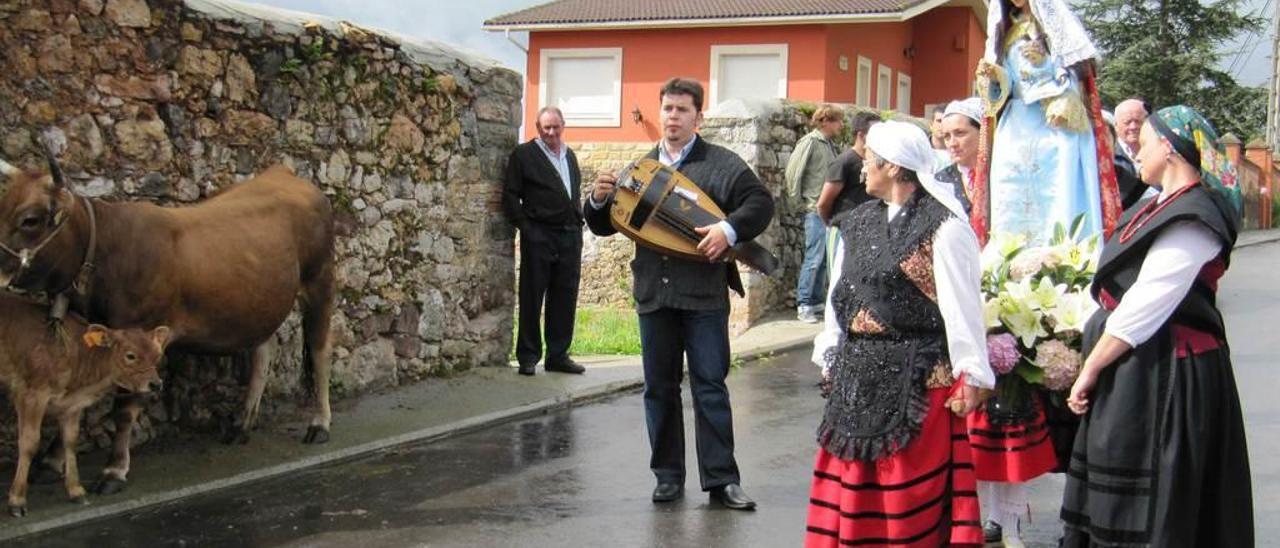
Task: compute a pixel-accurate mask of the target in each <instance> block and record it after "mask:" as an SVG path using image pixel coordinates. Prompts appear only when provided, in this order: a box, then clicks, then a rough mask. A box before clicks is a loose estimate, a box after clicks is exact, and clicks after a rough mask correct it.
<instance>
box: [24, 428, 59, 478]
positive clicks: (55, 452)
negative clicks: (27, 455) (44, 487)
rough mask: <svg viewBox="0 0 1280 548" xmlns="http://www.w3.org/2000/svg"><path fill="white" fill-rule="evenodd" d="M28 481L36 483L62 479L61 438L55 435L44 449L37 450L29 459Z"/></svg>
mask: <svg viewBox="0 0 1280 548" xmlns="http://www.w3.org/2000/svg"><path fill="white" fill-rule="evenodd" d="M27 479H28V481H30V482H31V483H36V484H53V483H58V482H60V481H62V438H61V437H57V436H55V437H54V438H53V439H52V440H50V442H49V445H48V446H47V447H45V448H44V451H37V454H36V458H35V460H33V461H31V472H30V473H29V474H28V475H27Z"/></svg>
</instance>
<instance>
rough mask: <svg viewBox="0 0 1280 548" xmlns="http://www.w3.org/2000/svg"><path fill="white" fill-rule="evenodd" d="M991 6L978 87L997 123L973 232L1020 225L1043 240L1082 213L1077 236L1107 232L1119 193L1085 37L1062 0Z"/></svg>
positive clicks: (1016, 0) (1011, 0)
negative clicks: (996, 117) (1082, 225)
mask: <svg viewBox="0 0 1280 548" xmlns="http://www.w3.org/2000/svg"><path fill="white" fill-rule="evenodd" d="M990 7H991V9H990V10H989V11H988V15H987V17H988V21H987V46H986V55H985V57H984V58H983V60H982V61H980V62H979V64H978V71H977V76H978V85H977V88H978V94H979V96H981V97H982V98H983V100H984V102H985V107H986V108H985V110H986V113H987V115H989V116H998V121H997V123H996V128H995V136H994V138H993V140H992V142H991V143H990V155H989V157H987V156H985V155H984V158H983V160H984V161H986V160H988V159H989V168H990V169H989V171H988V170H987V169H986V168H987V167H988V166H987V165H983V166H981V168H980V169H979V172H978V181H977V185H978V186H979V187H980V188H979V189H978V190H977V192H976V193H975V196H974V202H975V203H974V211H973V217H974V219H973V220H974V227H975V229H976V230H977V232H978V236H979V239H980V240H982V241H984V242H985V241H986V237H987V232H988V231H991V232H1008V233H1021V234H1025V235H1026V236H1027V237H1028V239H1029V242H1030V245H1033V246H1035V245H1045V244H1047V243H1048V241H1049V239H1050V238H1052V236H1053V234H1054V224H1055V223H1062V224H1064V225H1070V223H1071V222H1072V221H1073V220H1074V219H1075V218H1076V217H1078V216H1081V215H1083V217H1084V230H1083V232H1082V233H1083V234H1085V235H1092V234H1097V233H1099V232H1101V231H1103V230H1104V229H1107V230H1108V231H1109V229H1110V227H1111V226H1113V225H1114V222H1115V219H1116V218H1117V217H1118V216H1119V214H1120V199H1119V194H1118V193H1117V192H1116V188H1115V187H1116V179H1115V174H1114V173H1113V171H1112V153H1111V150H1110V144H1109V143H1108V142H1107V141H1106V139H1105V138H1102V136H1103V135H1104V134H1105V133H1104V132H1105V130H1104V129H1103V126H1102V120H1101V106H1100V103H1099V102H1098V100H1097V93H1096V89H1095V88H1094V86H1093V85H1092V84H1093V79H1092V78H1093V76H1092V74H1093V73H1092V68H1093V65H1092V62H1093V59H1094V58H1095V57H1096V56H1097V51H1096V49H1095V48H1094V45H1093V43H1092V41H1091V40H1090V39H1089V36H1088V34H1087V33H1086V32H1085V30H1084V27H1083V26H1082V25H1081V24H1080V21H1079V19H1077V18H1076V17H1075V15H1074V14H1072V12H1071V10H1070V8H1069V7H1068V6H1067V5H1066V3H1065V2H1064V1H1063V0H998V1H995V2H992V3H991V6H990ZM988 200H989V201H988Z"/></svg>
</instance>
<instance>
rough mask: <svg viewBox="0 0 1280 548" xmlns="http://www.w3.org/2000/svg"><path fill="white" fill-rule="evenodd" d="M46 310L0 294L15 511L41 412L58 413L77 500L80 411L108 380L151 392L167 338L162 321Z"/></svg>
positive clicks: (22, 499)
mask: <svg viewBox="0 0 1280 548" xmlns="http://www.w3.org/2000/svg"><path fill="white" fill-rule="evenodd" d="M48 315H49V309H48V307H46V306H44V305H41V304H38V303H35V302H32V301H28V300H26V299H23V298H21V297H17V296H15V295H11V294H8V293H0V384H4V385H5V386H6V387H8V389H9V399H11V400H13V407H14V410H15V411H17V413H18V468H17V470H16V471H15V472H14V474H13V486H12V487H10V488H9V513H10V514H12V515H14V516H23V515H26V513H27V473H28V471H29V470H30V467H31V458H32V457H33V456H34V455H35V452H36V447H37V446H38V445H39V444H40V423H41V422H42V421H43V420H44V417H45V415H51V416H53V417H56V418H57V420H58V430H59V431H60V432H61V438H60V439H61V440H62V452H63V455H62V458H63V474H64V478H65V483H66V487H67V496H68V497H70V498H71V501H72V502H79V503H83V502H85V498H84V497H85V492H84V487H81V486H80V475H79V470H78V468H77V466H76V452H75V447H76V437H77V436H79V435H80V414H81V412H83V411H84V408H86V407H88V406H89V405H91V404H93V403H94V402H96V401H98V399H99V398H101V397H102V396H104V395H106V394H107V392H108V391H110V390H111V389H112V388H113V387H119V388H122V389H124V390H127V391H129V392H135V393H137V392H148V391H150V389H151V385H152V384H158V383H159V382H160V376H159V374H157V373H156V365H157V364H159V363H160V359H161V358H163V357H164V347H165V345H166V344H168V342H169V328H167V327H157V328H155V329H154V330H152V331H150V332H146V331H143V330H141V329H124V330H115V329H107V328H106V327H103V326H101V325H97V324H92V325H89V324H86V323H85V321H84V320H81V319H80V318H79V317H77V316H68V317H67V318H66V319H65V320H64V321H63V323H62V324H61V326H60V327H57V328H55V327H53V326H52V325H51V324H50V323H49V319H48ZM59 329H61V330H62V331H61V332H59V331H58V330H59Z"/></svg>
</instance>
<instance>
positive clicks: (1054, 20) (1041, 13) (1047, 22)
mask: <svg viewBox="0 0 1280 548" xmlns="http://www.w3.org/2000/svg"><path fill="white" fill-rule="evenodd" d="M1027 7H1029V8H1031V14H1032V15H1034V16H1035V18H1036V20H1037V21H1039V22H1040V28H1041V29H1043V30H1044V34H1045V36H1046V37H1047V38H1048V39H1049V51H1050V53H1052V54H1053V56H1054V57H1057V58H1058V59H1059V60H1060V61H1061V62H1062V66H1063V67H1069V66H1071V65H1074V64H1076V63H1079V62H1080V61H1084V60H1085V59H1097V58H1098V48H1096V47H1094V45H1093V40H1092V39H1090V38H1089V33H1088V32H1086V31H1085V30H1084V25H1083V24H1081V23H1080V19H1078V18H1077V17H1076V14H1075V13H1072V11H1071V7H1070V6H1068V5H1067V3H1066V2H1065V1H1063V0H1027ZM1003 20H1004V4H1002V3H1001V2H1000V0H992V1H991V2H990V3H989V4H988V5H987V52H986V55H985V58H986V60H987V61H989V62H991V63H993V64H994V63H995V62H996V59H997V58H998V57H997V49H998V48H1000V46H1001V45H1000V44H997V43H996V38H997V35H999V31H1000V22H1001V21H1003Z"/></svg>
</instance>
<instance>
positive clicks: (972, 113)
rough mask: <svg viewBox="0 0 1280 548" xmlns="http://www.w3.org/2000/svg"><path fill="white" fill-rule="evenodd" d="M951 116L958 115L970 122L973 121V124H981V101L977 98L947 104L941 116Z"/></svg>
mask: <svg viewBox="0 0 1280 548" xmlns="http://www.w3.org/2000/svg"><path fill="white" fill-rule="evenodd" d="M952 114H959V115H961V116H964V117H966V118H968V119H970V120H973V122H974V123H976V124H981V123H982V99H979V98H977V97H970V98H968V99H961V100H959V101H952V102H950V103H948V104H947V110H945V111H943V112H942V116H943V117H946V116H951V115H952Z"/></svg>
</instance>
